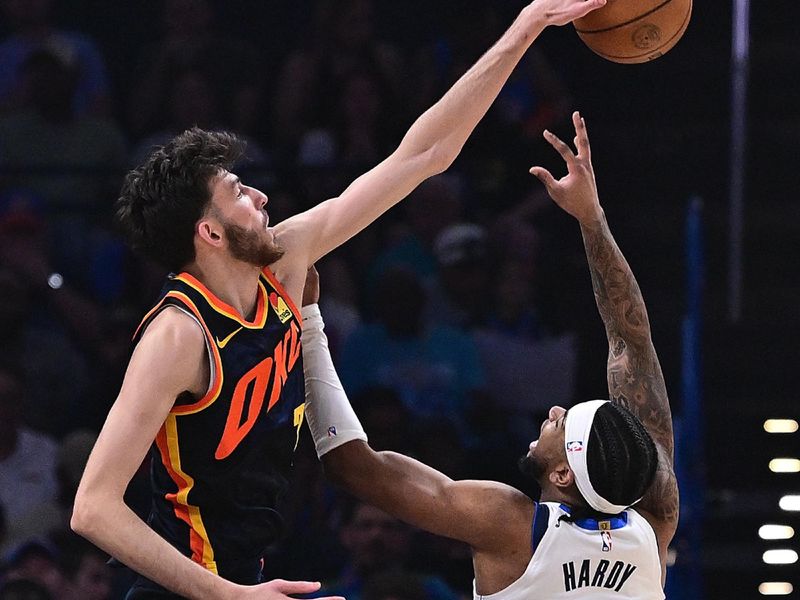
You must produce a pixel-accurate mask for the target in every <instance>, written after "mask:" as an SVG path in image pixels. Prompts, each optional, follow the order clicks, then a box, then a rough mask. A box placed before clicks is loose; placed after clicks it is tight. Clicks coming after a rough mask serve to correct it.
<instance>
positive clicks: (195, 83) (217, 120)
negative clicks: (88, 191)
mask: <svg viewBox="0 0 800 600" xmlns="http://www.w3.org/2000/svg"><path fill="white" fill-rule="evenodd" d="M161 108H162V111H161V113H160V115H162V117H163V120H162V121H161V123H160V126H161V127H160V129H158V130H157V131H155V132H153V133H152V134H151V135H149V136H147V137H146V138H145V139H143V140H142V141H141V142H140V143H139V144H137V145H136V147H135V148H134V150H133V153H132V156H131V159H130V164H133V165H138V164H141V163H142V162H144V160H145V159H146V158H147V156H149V155H150V153H151V152H152V150H153V147H154V146H163V145H164V144H166V143H167V142H168V141H170V140H171V139H172V138H173V137H175V136H176V135H178V134H179V133H181V132H182V131H185V130H186V129H190V128H191V127H201V128H203V129H225V128H226V127H230V126H231V125H230V122H228V123H226V122H225V120H224V119H223V118H222V115H221V110H220V101H219V96H218V90H217V89H216V86H215V85H214V83H213V81H212V79H211V77H210V75H209V74H208V73H207V72H206V71H205V70H204V69H202V68H200V67H196V66H190V67H186V68H185V69H184V70H182V71H177V72H176V73H174V75H173V77H172V78H171V79H170V81H169V82H168V83H167V90H166V98H165V106H163V107H161ZM240 137H241V138H242V139H244V140H245V141H246V142H247V158H248V161H249V162H250V165H248V166H251V165H253V166H256V167H264V166H265V165H266V164H267V162H268V159H267V154H266V152H265V151H264V150H263V149H262V148H261V147H260V146H259V145H258V143H257V142H255V141H254V140H253V139H251V138H249V137H248V136H247V135H244V134H241V135H240ZM248 179H251V180H252V179H253V178H252V177H248ZM254 185H255V184H254Z"/></svg>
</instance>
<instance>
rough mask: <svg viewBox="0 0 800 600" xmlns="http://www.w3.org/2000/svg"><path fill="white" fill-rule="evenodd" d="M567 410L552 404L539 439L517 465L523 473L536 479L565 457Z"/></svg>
mask: <svg viewBox="0 0 800 600" xmlns="http://www.w3.org/2000/svg"><path fill="white" fill-rule="evenodd" d="M566 418H567V411H566V410H565V409H564V408H562V407H560V406H554V407H553V408H551V409H550V412H549V413H548V415H547V419H545V421H544V422H543V423H542V426H541V429H540V430H539V439H537V440H534V441H532V442H531V443H530V446H529V447H528V453H527V454H526V455H525V456H524V457H522V459H521V460H520V463H519V467H520V469H521V470H522V472H523V473H526V474H528V475H531V476H532V477H533V478H534V479H536V480H537V481H538V480H540V479H541V478H542V477H544V476H545V475H546V474H547V473H548V472H549V471H550V469H551V468H552V467H554V466H555V465H556V464H558V463H559V462H561V461H562V460H563V459H565V451H564V424H565V422H566Z"/></svg>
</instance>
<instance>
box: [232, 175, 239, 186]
mask: <svg viewBox="0 0 800 600" xmlns="http://www.w3.org/2000/svg"><path fill="white" fill-rule="evenodd" d="M240 182H241V179H239V177H238V176H237V175H234V176H233V179H231V184H230V187H232V188H235V187H236V186H237V185H238V184H239V183H240Z"/></svg>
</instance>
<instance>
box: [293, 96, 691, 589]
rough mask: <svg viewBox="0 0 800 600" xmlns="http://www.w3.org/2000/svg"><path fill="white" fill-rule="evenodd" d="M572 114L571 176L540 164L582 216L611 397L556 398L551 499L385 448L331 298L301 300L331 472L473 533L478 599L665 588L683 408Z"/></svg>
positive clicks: (361, 489) (534, 459)
mask: <svg viewBox="0 0 800 600" xmlns="http://www.w3.org/2000/svg"><path fill="white" fill-rule="evenodd" d="M573 122H574V125H575V132H576V137H575V146H576V147H577V154H575V153H573V151H572V150H571V149H570V148H569V146H568V145H567V144H565V143H564V142H562V141H561V140H559V139H558V138H557V137H556V136H555V135H553V134H552V133H550V132H547V131H546V132H545V134H544V135H545V138H546V139H547V141H548V142H550V144H552V146H553V147H554V148H555V149H556V150H557V151H558V152H559V153H560V154H561V156H562V157H563V158H564V160H565V162H566V164H567V168H568V173H567V175H566V176H565V177H563V178H561V179H559V180H556V179H555V178H554V177H553V176H552V175H551V174H550V173H549V172H548V171H546V170H545V169H543V168H541V167H534V168H532V169H531V173H533V174H534V175H535V176H536V177H538V178H539V179H540V180H541V181H542V182H543V183H544V185H545V187H546V188H547V191H548V192H549V194H550V196H551V197H552V198H553V200H554V201H555V202H556V204H558V205H559V206H560V207H561V208H562V209H564V210H565V211H567V212H568V213H569V214H570V215H572V216H573V217H575V218H576V219H577V220H578V223H579V224H580V227H581V233H582V234H583V240H584V245H585V248H586V256H587V258H588V262H589V270H590V272H591V277H592V284H593V287H594V292H595V298H596V301H597V306H598V308H599V310H600V315H601V317H602V319H603V323H604V324H605V328H606V334H607V336H608V344H609V356H608V387H609V394H610V398H611V400H610V401H606V400H592V401H589V402H583V403H580V404H577V405H576V406H573V407H572V408H570V409H569V410H564V409H563V408H560V407H553V408H552V409H550V414H549V418H548V420H546V421H545V422H544V424H543V425H542V427H541V431H540V432H539V439H538V440H536V441H533V442H531V444H530V449H529V452H528V453H527V455H526V457H525V458H524V459H523V460H522V461H521V466H522V468H523V471H524V472H527V473H529V474H531V475H532V476H534V477H535V478H536V480H537V481H538V483H539V485H540V487H541V489H542V495H541V500H540V501H539V502H533V501H532V500H531V499H530V498H529V497H528V496H526V495H525V494H523V493H522V492H520V491H518V490H516V489H514V488H512V487H509V486H507V485H504V484H501V483H497V482H491V481H453V480H451V479H449V478H448V477H446V476H445V475H443V474H441V473H439V472H437V471H435V470H433V469H431V468H429V467H427V466H425V465H423V464H421V463H419V462H417V461H415V460H413V459H411V458H408V457H406V456H403V455H401V454H397V453H393V452H375V451H373V450H372V449H371V448H370V447H369V446H368V445H367V444H366V436H365V434H364V431H363V429H362V428H361V425H360V424H359V422H358V419H357V418H356V416H355V414H354V413H353V411H352V409H351V408H350V405H349V402H348V400H347V397H346V396H345V394H344V391H343V390H342V388H341V385H340V383H339V379H338V377H337V375H336V371H335V369H334V367H333V363H332V362H331V359H330V354H329V353H328V350H327V343H326V339H325V335H324V333H323V330H322V328H323V323H322V318H321V316H320V314H319V310H318V309H316V307H315V306H314V305H311V306H308V307H307V308H304V309H303V318H304V330H303V346H304V348H303V351H304V359H305V363H304V365H305V366H304V369H305V375H306V415H307V418H308V422H309V426H310V427H311V431H312V434H313V437H314V441H315V444H316V447H317V453H318V454H319V455H320V457H321V458H322V461H323V463H324V465H325V470H326V472H327V474H328V476H329V477H330V478H332V479H333V480H334V481H336V482H337V483H338V484H340V485H342V486H343V487H344V488H345V489H347V490H348V491H350V492H351V493H353V494H354V495H356V496H358V497H359V498H361V499H362V500H364V501H366V502H369V503H371V504H374V505H375V506H377V507H379V508H381V509H382V510H384V511H386V512H388V513H390V514H392V515H395V516H397V517H398V518H400V519H403V520H405V521H407V522H409V523H411V524H412V525H415V526H417V527H419V528H421V529H425V530H427V531H430V532H433V533H436V534H439V535H443V536H447V537H451V538H455V539H458V540H461V541H464V542H466V543H468V544H469V545H470V546H471V547H472V552H473V565H474V568H475V584H474V596H475V598H476V600H481V599H482V600H537V599H546V600H559V599H567V598H592V599H595V600H602V599H606V598H608V599H611V598H626V599H631V600H633V599H636V600H650V599H663V598H664V593H663V584H664V577H665V571H666V555H667V546H668V545H669V542H670V540H671V539H672V537H673V535H674V533H675V529H676V526H677V523H678V487H677V482H676V479H675V474H674V471H673V434H672V417H671V413H670V407H669V402H668V400H667V393H666V387H665V385H664V379H663V376H662V373H661V367H660V365H659V362H658V358H657V357H656V352H655V349H654V347H653V343H652V340H651V336H650V327H649V322H648V317H647V311H646V309H645V305H644V301H643V300H642V294H641V292H640V290H639V286H638V284H637V283H636V280H635V279H634V277H633V273H632V272H631V269H630V267H629V266H628V263H627V262H626V260H625V258H624V257H623V256H622V253H621V252H620V250H619V248H618V247H617V244H616V243H615V241H614V238H613V237H612V235H611V232H610V231H609V228H608V224H607V223H606V219H605V216H604V213H603V209H602V208H601V206H600V202H599V199H598V195H597V189H596V184H595V178H594V172H593V169H592V163H591V155H590V148H589V139H588V136H587V133H586V125H585V123H584V120H583V119H582V118H581V117H580V115H579V114H578V113H577V112H576V113H575V114H574V115H573ZM310 287H312V288H313V285H312V286H310ZM317 295H318V290H317ZM313 299H314V298H313V295H312V296H311V301H313Z"/></svg>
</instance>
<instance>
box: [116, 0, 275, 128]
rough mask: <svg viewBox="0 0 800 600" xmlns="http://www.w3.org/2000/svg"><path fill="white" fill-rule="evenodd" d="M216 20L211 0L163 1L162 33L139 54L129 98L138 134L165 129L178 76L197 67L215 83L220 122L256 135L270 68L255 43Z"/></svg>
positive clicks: (131, 121) (131, 119)
mask: <svg viewBox="0 0 800 600" xmlns="http://www.w3.org/2000/svg"><path fill="white" fill-rule="evenodd" d="M216 21H217V18H216V15H215V14H214V5H213V4H212V2H210V1H209V0H163V10H162V13H161V28H162V30H163V33H162V37H161V38H160V39H159V40H158V41H156V42H155V43H153V44H151V45H149V46H146V47H145V48H144V50H143V51H142V52H141V54H140V55H139V57H138V59H137V62H138V64H137V66H136V67H135V73H134V78H133V79H134V85H133V88H132V90H131V93H130V95H129V97H128V101H129V102H128V111H127V113H128V123H129V127H130V129H131V130H132V132H133V133H134V135H136V136H137V137H138V136H142V135H147V134H151V133H153V132H156V131H159V130H162V129H164V128H165V126H166V123H165V122H164V121H163V116H164V115H163V107H164V106H166V105H167V104H168V103H169V98H170V95H171V93H172V92H171V90H172V89H174V85H173V82H174V80H175V79H176V78H177V77H178V76H179V75H180V74H182V73H187V72H197V71H200V72H202V74H203V77H204V78H205V80H206V81H207V82H208V83H210V84H211V85H212V86H213V90H212V95H213V96H214V97H215V98H216V99H217V101H218V106H217V110H218V111H219V116H220V122H221V123H222V124H223V125H224V126H225V127H226V128H230V129H233V130H235V131H237V132H238V133H241V134H245V135H248V134H250V135H252V133H253V131H254V129H255V127H256V121H257V119H258V117H259V116H260V114H259V108H260V103H261V100H260V98H261V94H262V78H263V77H264V67H263V65H262V61H261V58H260V56H259V52H258V49H257V48H256V47H255V46H254V45H253V44H252V43H250V42H249V41H247V40H246V39H244V38H243V36H241V35H236V36H230V35H226V34H223V33H222V32H220V31H217V30H215V27H214V26H215V24H216Z"/></svg>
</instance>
